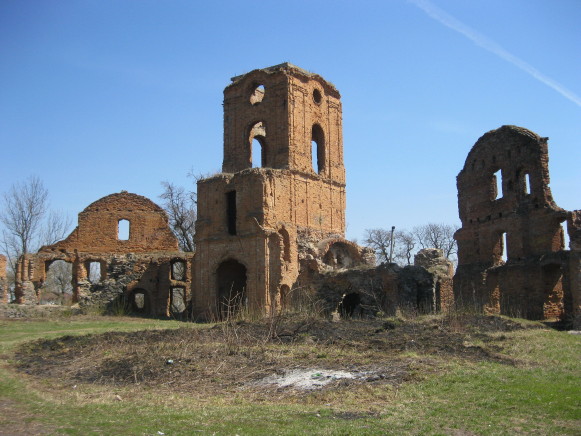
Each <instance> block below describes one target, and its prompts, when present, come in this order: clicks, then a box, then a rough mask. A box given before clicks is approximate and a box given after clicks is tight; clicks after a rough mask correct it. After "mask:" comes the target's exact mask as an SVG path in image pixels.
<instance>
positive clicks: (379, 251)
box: [364, 229, 391, 262]
mask: <svg viewBox="0 0 581 436" xmlns="http://www.w3.org/2000/svg"><path fill="white" fill-rule="evenodd" d="M364 242H365V244H366V245H367V246H368V247H370V248H372V249H373V251H375V257H376V258H377V260H378V261H379V262H389V248H390V244H391V231H390V230H386V229H366V230H365V241H364Z"/></svg>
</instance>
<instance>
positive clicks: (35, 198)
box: [0, 177, 71, 285]
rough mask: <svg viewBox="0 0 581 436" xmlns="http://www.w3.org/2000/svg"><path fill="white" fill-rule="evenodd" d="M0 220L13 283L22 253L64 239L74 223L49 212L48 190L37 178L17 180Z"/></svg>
mask: <svg viewBox="0 0 581 436" xmlns="http://www.w3.org/2000/svg"><path fill="white" fill-rule="evenodd" d="M47 213H48V217H47ZM0 223H2V224H3V229H2V233H1V234H0V251H3V252H4V253H5V254H6V257H7V258H8V277H9V282H10V283H11V285H13V284H14V279H15V271H16V263H17V261H18V258H19V257H20V256H21V255H23V254H27V253H31V252H34V251H36V250H38V248H39V247H40V245H43V244H44V245H47V244H52V243H54V242H56V241H57V240H59V239H62V238H64V236H65V235H66V234H67V232H68V230H69V228H70V226H71V222H70V220H69V219H68V218H66V217H64V215H62V214H59V213H54V212H50V213H49V212H48V190H47V189H46V188H45V187H44V184H43V183H42V181H41V180H40V179H39V178H38V177H29V178H28V179H26V180H25V181H24V182H18V183H15V184H13V185H12V187H11V188H10V190H8V191H7V192H5V193H4V194H3V196H2V207H1V209H0Z"/></svg>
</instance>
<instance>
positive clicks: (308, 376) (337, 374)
mask: <svg viewBox="0 0 581 436" xmlns="http://www.w3.org/2000/svg"><path fill="white" fill-rule="evenodd" d="M365 376H366V373H365V374H364V373H351V372H347V371H331V370H326V369H293V370H288V371H284V373H283V374H282V375H279V374H273V375H270V376H268V377H265V378H263V379H262V380H259V381H257V382H254V383H253V384H254V385H258V386H267V385H275V386H277V387H279V388H295V389H305V390H308V389H319V388H322V387H323V386H325V385H326V384H328V383H330V382H332V381H334V380H339V379H357V378H362V377H365Z"/></svg>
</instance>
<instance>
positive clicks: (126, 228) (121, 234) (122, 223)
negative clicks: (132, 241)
mask: <svg viewBox="0 0 581 436" xmlns="http://www.w3.org/2000/svg"><path fill="white" fill-rule="evenodd" d="M130 230H131V223H130V222H129V220H119V222H118V226H117V239H119V240H120V241H128V240H129V234H130V233H129V232H130Z"/></svg>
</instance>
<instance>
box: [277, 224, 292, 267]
mask: <svg viewBox="0 0 581 436" xmlns="http://www.w3.org/2000/svg"><path fill="white" fill-rule="evenodd" d="M278 233H279V234H280V236H282V249H283V252H282V256H283V259H284V260H285V262H290V260H291V255H290V237H289V234H288V232H287V230H286V229H285V228H282V229H280V230H279V231H278Z"/></svg>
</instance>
